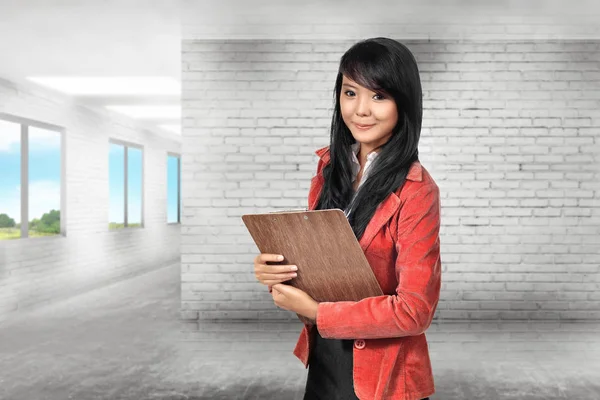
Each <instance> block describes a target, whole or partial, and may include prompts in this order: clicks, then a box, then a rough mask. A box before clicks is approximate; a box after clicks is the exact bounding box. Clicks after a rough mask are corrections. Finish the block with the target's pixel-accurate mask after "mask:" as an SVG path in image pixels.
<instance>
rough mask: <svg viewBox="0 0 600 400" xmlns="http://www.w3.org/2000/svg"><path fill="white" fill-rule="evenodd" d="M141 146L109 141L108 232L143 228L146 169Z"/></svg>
mask: <svg viewBox="0 0 600 400" xmlns="http://www.w3.org/2000/svg"><path fill="white" fill-rule="evenodd" d="M143 165H144V154H143V148H142V147H141V146H137V145H133V144H129V143H124V142H120V141H117V140H111V141H110V148H109V155H108V169H109V172H108V182H109V202H110V203H109V223H108V227H109V229H121V228H136V227H143V226H144V223H143V215H144V212H143V206H144V202H143V193H144V179H143V173H144V169H143Z"/></svg>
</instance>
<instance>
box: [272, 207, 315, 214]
mask: <svg viewBox="0 0 600 400" xmlns="http://www.w3.org/2000/svg"><path fill="white" fill-rule="evenodd" d="M294 211H298V212H301V211H308V207H305V208H292V209H290V210H278V211H269V212H268V213H269V214H276V213H284V212H294Z"/></svg>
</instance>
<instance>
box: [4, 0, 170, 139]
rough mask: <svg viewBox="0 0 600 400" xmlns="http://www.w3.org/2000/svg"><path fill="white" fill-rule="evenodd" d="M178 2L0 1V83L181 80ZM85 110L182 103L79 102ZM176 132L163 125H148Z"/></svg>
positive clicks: (157, 99)
mask: <svg viewBox="0 0 600 400" xmlns="http://www.w3.org/2000/svg"><path fill="white" fill-rule="evenodd" d="M180 49H181V29H180V12H179V6H178V2H177V1H153V0H146V1H142V0H121V1H116V0H96V1H90V0H79V1H75V0H70V1H65V0H54V1H49V0H0V60H1V61H0V78H4V79H6V80H9V81H13V82H16V83H18V84H23V85H33V83H32V82H28V81H26V79H25V78H26V77H28V76H93V77H111V76H114V77H117V76H118V77H123V76H125V77H127V76H135V77H148V76H160V77H171V78H173V79H175V80H176V81H177V82H179V81H180V76H181V62H180V60H181V51H180ZM80 99H81V101H83V102H86V103H88V104H91V105H96V106H102V105H105V104H130V105H138V104H150V105H157V104H165V105H178V106H179V105H180V95H165V96H162V95H161V96H157V95H153V96H148V95H141V96H124V97H123V96H82V97H81V98H80ZM165 123H171V124H179V123H180V120H179V119H173V118H166V119H164V120H156V121H152V122H150V123H148V124H146V125H147V126H149V127H156V126H157V125H159V124H165Z"/></svg>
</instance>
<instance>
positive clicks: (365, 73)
mask: <svg viewBox="0 0 600 400" xmlns="http://www.w3.org/2000/svg"><path fill="white" fill-rule="evenodd" d="M343 75H345V76H346V77H347V78H349V79H351V80H353V81H355V82H357V83H359V84H360V85H361V86H364V87H366V88H368V89H369V90H372V91H374V92H379V93H386V94H387V95H389V96H391V97H392V98H393V99H394V101H395V103H396V108H397V110H398V122H397V124H396V126H395V127H394V129H393V133H392V136H391V137H390V139H389V140H388V141H387V142H386V143H384V144H383V145H381V146H379V147H378V149H379V148H380V149H381V150H380V151H379V154H378V155H377V157H376V158H375V160H374V161H373V164H372V165H371V167H370V171H369V174H368V176H367V178H366V180H365V181H364V183H363V184H362V186H361V187H360V188H359V190H358V192H357V193H356V197H355V198H354V202H353V204H352V210H351V212H350V214H349V215H348V221H349V223H350V226H352V230H353V231H354V234H355V235H356V238H357V239H358V240H360V238H361V237H362V235H363V233H364V231H365V228H366V227H367V224H368V223H369V221H370V220H371V218H372V217H373V215H374V214H375V211H376V210H377V207H378V206H379V204H380V203H381V202H382V201H383V200H385V199H386V198H387V197H388V196H389V195H390V194H391V193H392V192H395V191H397V190H398V189H399V188H401V187H402V186H403V185H404V181H405V179H406V176H407V174H408V170H409V168H410V166H411V164H412V163H413V162H414V161H416V160H418V159H419V151H418V145H419V138H420V135H421V123H422V119H423V94H422V89H421V79H420V77H419V69H418V67H417V62H416V60H415V58H414V56H413V54H412V53H411V52H410V50H409V49H408V48H407V47H406V46H404V45H403V44H402V43H399V42H397V41H396V40H393V39H389V38H384V37H377V38H371V39H366V40H363V41H360V42H358V43H356V44H354V45H353V46H352V47H351V48H350V49H349V50H348V51H346V53H344V55H343V56H342V58H341V60H340V66H339V69H338V74H337V79H336V81H335V89H334V98H335V107H334V110H333V118H332V121H331V133H330V143H329V152H330V162H329V164H327V165H326V166H325V167H324V168H323V178H324V184H323V189H322V190H321V195H320V198H319V201H318V202H317V205H316V206H315V209H316V210H324V209H331V208H339V209H342V210H345V209H346V208H347V207H348V205H349V204H350V201H351V200H352V196H353V194H354V189H353V187H352V158H351V157H352V148H351V146H352V144H354V143H356V140H355V139H354V137H353V136H352V133H351V132H350V130H349V129H348V127H347V126H346V124H345V123H344V120H343V119H342V114H341V110H340V95H341V91H342V79H343Z"/></svg>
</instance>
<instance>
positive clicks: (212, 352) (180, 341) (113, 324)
mask: <svg viewBox="0 0 600 400" xmlns="http://www.w3.org/2000/svg"><path fill="white" fill-rule="evenodd" d="M178 307H179V267H178V265H173V266H170V267H167V268H162V269H159V270H157V271H153V272H150V273H147V274H145V275H142V276H138V277H136V278H132V279H129V280H127V281H123V282H119V283H116V284H114V285H111V286H109V287H106V288H103V289H99V290H95V291H93V292H90V293H87V294H83V295H80V296H77V297H75V298H72V299H69V300H66V301H62V302H60V303H55V304H52V305H49V306H46V307H44V308H41V309H37V310H35V311H30V312H23V313H22V314H21V315H19V317H18V318H13V319H11V320H8V321H4V322H2V323H1V324H0V399H7V400H41V399H48V400H54V399H61V400H64V399H81V400H93V399H136V400H144V399H196V400H198V399H215V400H218V399H261V400H262V399H267V400H268V399H278V400H279V399H281V400H287V399H290V400H296V399H302V395H303V389H304V384H305V382H306V373H307V371H306V370H305V369H304V367H303V365H302V364H301V363H300V361H299V360H298V359H297V358H296V357H294V355H293V354H292V350H293V347H294V344H295V342H296V339H297V337H298V334H299V332H300V328H301V325H300V323H299V322H298V323H268V322H264V323H211V322H202V323H200V324H199V323H197V322H185V321H180V320H179V317H178ZM427 337H428V340H429V343H430V353H431V357H432V362H433V369H434V375H435V382H436V389H437V392H436V394H435V395H433V396H431V399H432V400H455V399H456V400H459V399H460V400H465V399H466V400H470V399H486V400H492V399H520V400H525V399H527V400H529V399H540V400H541V399H544V400H551V399H578V400H584V399H594V400H597V399H600V323H576V324H567V323H557V322H539V323H526V322H506V323H502V324H500V323H497V322H479V323H448V322H445V323H437V324H434V325H432V326H431V327H430V329H429V330H428V331H427Z"/></svg>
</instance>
